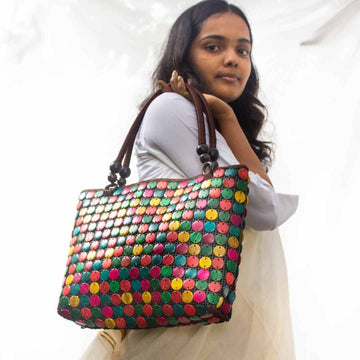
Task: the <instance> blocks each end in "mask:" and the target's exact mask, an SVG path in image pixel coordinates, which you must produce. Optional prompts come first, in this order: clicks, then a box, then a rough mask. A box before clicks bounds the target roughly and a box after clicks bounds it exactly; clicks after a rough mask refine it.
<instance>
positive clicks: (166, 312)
mask: <svg viewBox="0 0 360 360" xmlns="http://www.w3.org/2000/svg"><path fill="white" fill-rule="evenodd" d="M162 311H163V313H164V315H166V316H172V315H173V314H174V309H173V308H172V306H171V305H169V304H165V305H163V307H162Z"/></svg>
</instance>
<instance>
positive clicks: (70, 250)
mask: <svg viewBox="0 0 360 360" xmlns="http://www.w3.org/2000/svg"><path fill="white" fill-rule="evenodd" d="M73 253H74V246H70V249H69V253H68V255H69V256H71V255H72V254H73Z"/></svg>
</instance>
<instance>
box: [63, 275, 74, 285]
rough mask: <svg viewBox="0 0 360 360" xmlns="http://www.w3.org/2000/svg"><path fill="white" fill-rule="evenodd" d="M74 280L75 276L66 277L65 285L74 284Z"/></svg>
mask: <svg viewBox="0 0 360 360" xmlns="http://www.w3.org/2000/svg"><path fill="white" fill-rule="evenodd" d="M73 279H74V276H73V275H68V276H67V277H66V280H65V284H66V285H70V284H71V283H72V282H73Z"/></svg>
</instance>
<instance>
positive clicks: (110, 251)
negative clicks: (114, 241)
mask: <svg viewBox="0 0 360 360" xmlns="http://www.w3.org/2000/svg"><path fill="white" fill-rule="evenodd" d="M114 251H115V250H114V248H108V249H106V251H105V257H106V258H107V259H110V258H111V257H112V256H113V255H114Z"/></svg>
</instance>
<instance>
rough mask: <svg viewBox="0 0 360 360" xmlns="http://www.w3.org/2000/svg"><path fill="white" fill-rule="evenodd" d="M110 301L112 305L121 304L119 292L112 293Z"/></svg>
mask: <svg viewBox="0 0 360 360" xmlns="http://www.w3.org/2000/svg"><path fill="white" fill-rule="evenodd" d="M110 301H111V303H112V304H113V305H115V306H117V305H120V304H121V296H120V294H112V295H111V297H110Z"/></svg>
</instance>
